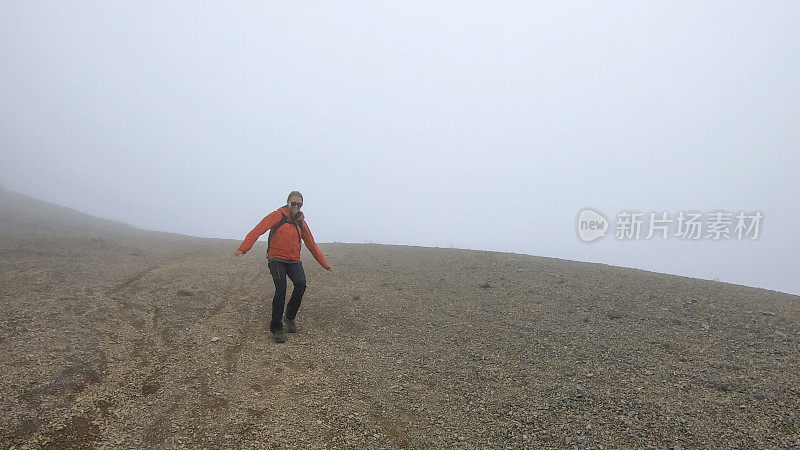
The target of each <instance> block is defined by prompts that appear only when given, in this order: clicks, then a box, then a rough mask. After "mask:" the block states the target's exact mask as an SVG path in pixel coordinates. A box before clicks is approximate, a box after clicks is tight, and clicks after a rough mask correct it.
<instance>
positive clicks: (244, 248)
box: [234, 211, 281, 256]
mask: <svg viewBox="0 0 800 450" xmlns="http://www.w3.org/2000/svg"><path fill="white" fill-rule="evenodd" d="M280 219H281V212H280V211H273V212H271V213H269V215H268V216H267V217H264V218H263V219H261V222H259V223H258V225H256V227H255V228H253V229H252V230H251V231H250V232H249V233H247V236H246V237H245V238H244V242H242V245H240V246H239V248H238V249H237V250H236V253H234V255H235V256H239V255H243V254H245V253H247V252H248V251H249V250H250V249H251V248H253V244H255V243H256V241H257V240H258V237H259V236H261V235H262V234H264V233H266V232H267V230H269V229H270V228H272V227H274V226H275V224H277V223H278V221H279V220H280Z"/></svg>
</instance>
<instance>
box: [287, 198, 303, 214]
mask: <svg viewBox="0 0 800 450" xmlns="http://www.w3.org/2000/svg"><path fill="white" fill-rule="evenodd" d="M286 206H288V207H289V211H291V212H292V214H297V213H298V212H299V211H300V208H302V207H303V198H302V197H298V196H296V195H295V196H292V198H290V199H289V201H288V202H286Z"/></svg>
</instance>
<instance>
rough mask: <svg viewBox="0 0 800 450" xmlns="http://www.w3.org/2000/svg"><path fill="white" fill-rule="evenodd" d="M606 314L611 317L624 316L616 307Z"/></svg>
mask: <svg viewBox="0 0 800 450" xmlns="http://www.w3.org/2000/svg"><path fill="white" fill-rule="evenodd" d="M606 316H608V318H609V319H619V318H620V317H622V314H621V313H620V312H619V311H617V310H616V309H612V310H611V311H609V312H608V314H606Z"/></svg>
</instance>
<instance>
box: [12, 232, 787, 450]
mask: <svg viewBox="0 0 800 450" xmlns="http://www.w3.org/2000/svg"><path fill="white" fill-rule="evenodd" d="M3 239H4V240H0V248H3V249H5V250H4V251H3V253H2V256H1V257H0V264H2V268H3V270H2V279H0V281H1V282H2V286H3V297H2V302H3V304H2V305H0V306H2V312H0V318H2V322H1V323H2V333H0V345H2V349H3V356H4V357H3V360H2V361H1V362H0V364H2V370H0V390H1V391H2V392H4V395H3V400H2V407H3V411H4V414H3V417H2V419H1V420H0V442H2V443H4V444H5V445H4V446H5V447H8V446H16V447H81V446H94V447H98V448H103V447H107V448H111V447H119V446H123V447H129V448H132V447H137V448H144V447H149V448H155V447H173V448H174V447H184V446H185V447H198V446H200V447H255V448H325V447H328V448H340V447H349V448H365V447H366V448H431V447H452V446H456V447H464V448H486V447H492V448H503V447H510V448H521V447H529V448H540V447H573V446H578V447H579V448H600V447H601V446H603V447H642V446H656V447H667V446H677V445H680V446H684V447H708V446H722V447H729V446H769V447H772V446H781V447H790V446H792V445H800V441H798V427H799V426H800V417H799V416H798V412H797V411H798V410H800V388H798V386H800V373H799V372H798V370H797V367H798V365H799V364H800V357H799V355H800V348H799V347H800V344H798V336H800V333H798V320H799V319H798V318H799V317H800V316H799V313H800V301H799V300H798V297H796V296H790V295H787V294H781V293H776V292H772V291H766V290H760V289H751V288H744V287H740V286H733V285H727V284H724V283H715V282H706V281H700V280H694V279H689V278H681V277H674V276H667V275H660V274H654V273H648V272H643V271H638V270H632V269H622V268H616V267H609V266H603V265H596V264H584V263H575V262H570V261H562V260H556V259H548V258H537V257H530V256H524V255H514V254H499V253H491V252H471V251H465V250H452V249H426V248H415V247H394V246H379V245H344V244H328V245H323V246H322V249H323V251H324V252H325V254H326V255H327V257H328V260H329V262H330V263H331V264H332V265H333V266H334V269H335V270H336V272H335V273H333V274H331V273H328V272H325V271H323V270H322V269H321V268H320V267H319V266H318V265H316V262H314V261H313V259H308V260H305V268H306V273H307V276H308V280H309V287H308V291H307V293H306V297H305V299H304V301H303V306H302V308H301V311H300V315H299V316H298V322H299V324H300V327H301V331H300V333H298V334H296V335H294V334H292V335H289V340H288V341H287V342H286V343H285V344H282V345H277V344H274V343H273V342H272V341H271V340H270V335H269V333H268V331H267V330H268V323H267V322H268V318H267V316H268V311H269V307H270V298H271V295H272V285H271V280H270V278H269V274H268V271H267V268H266V264H265V262H264V261H263V259H264V258H263V253H264V248H262V246H263V244H259V245H258V246H256V247H255V248H254V250H253V251H252V252H251V253H248V255H246V256H245V257H240V258H234V257H233V256H232V252H233V250H234V249H235V247H236V243H234V242H226V241H221V240H188V239H187V240H173V241H164V242H154V241H147V240H145V241H141V240H138V241H130V242H127V241H120V240H112V239H109V238H105V239H101V240H96V239H97V238H90V237H75V238H73V239H71V240H69V239H67V240H64V239H59V240H58V241H57V242H56V241H55V240H53V241H47V240H44V241H43V240H41V239H36V240H27V241H26V240H24V239H22V238H19V239H16V240H13V239H11V238H8V237H6V238H3ZM93 239H95V240H93ZM148 242H149V243H148ZM305 256H307V255H305Z"/></svg>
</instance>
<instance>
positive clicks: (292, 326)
mask: <svg viewBox="0 0 800 450" xmlns="http://www.w3.org/2000/svg"><path fill="white" fill-rule="evenodd" d="M302 206H303V194H301V193H299V192H297V191H292V192H291V193H289V197H288V198H287V199H286V206H282V207H280V208H278V209H276V210H275V211H273V212H271V213H270V214H269V215H267V217H264V219H262V220H261V222H260V223H259V224H258V225H256V227H255V228H253V230H252V231H250V232H249V233H247V236H246V237H245V238H244V242H242V245H240V246H239V248H238V249H237V250H236V253H234V255H235V256H239V255H243V254H245V253H247V252H248V251H249V250H250V249H251V248H252V247H253V244H255V242H256V240H258V237H259V236H261V235H262V234H264V233H266V232H267V231H269V237H268V238H267V259H268V260H269V263H268V266H269V272H270V273H271V274H272V281H273V282H274V283H275V297H273V299H272V320H271V322H270V324H269V330H270V332H272V339H273V340H274V341H275V342H278V343H280V342H285V341H286V334H285V333H284V330H283V328H284V326H283V324H284V321H283V319H284V317H283V306H284V303H285V301H286V276H287V275H288V276H289V279H290V280H292V284H294V289H293V290H292V297H291V298H290V299H289V304H288V305H286V331H288V332H289V333H296V332H297V324H296V323H295V318H296V317H297V311H298V310H299V309H300V302H301V300H302V299H303V293H304V292H305V290H306V274H305V272H304V271H303V263H302V262H300V240H303V241H304V242H305V243H306V248H308V250H309V251H310V252H311V254H312V255H313V256H314V259H316V260H317V262H318V263H320V265H322V267H324V268H325V270H329V271H330V270H331V266H330V265H329V264H328V262H327V261H325V256H323V254H322V252H321V251H320V250H319V247H317V243H316V242H314V236H312V235H311V230H310V229H309V228H308V224H307V223H306V221H305V220H304V216H303V213H302V212H301V211H300V208H301V207H302Z"/></svg>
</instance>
